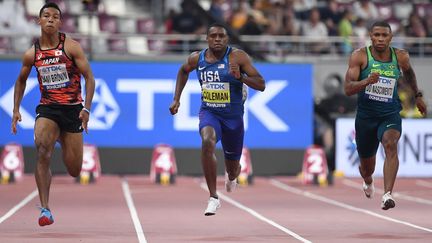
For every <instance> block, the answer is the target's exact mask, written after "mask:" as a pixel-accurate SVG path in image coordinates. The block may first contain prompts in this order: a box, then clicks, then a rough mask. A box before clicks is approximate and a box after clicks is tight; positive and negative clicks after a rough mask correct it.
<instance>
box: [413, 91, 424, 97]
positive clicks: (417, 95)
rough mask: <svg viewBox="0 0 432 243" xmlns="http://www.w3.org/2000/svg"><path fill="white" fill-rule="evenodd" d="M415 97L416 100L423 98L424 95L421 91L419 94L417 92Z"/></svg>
mask: <svg viewBox="0 0 432 243" xmlns="http://www.w3.org/2000/svg"><path fill="white" fill-rule="evenodd" d="M414 97H416V98H418V97H423V93H422V92H421V91H419V92H417V93H416V94H415V96H414Z"/></svg>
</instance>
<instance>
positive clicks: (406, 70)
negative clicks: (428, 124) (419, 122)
mask: <svg viewBox="0 0 432 243" xmlns="http://www.w3.org/2000/svg"><path fill="white" fill-rule="evenodd" d="M397 57H398V61H399V67H400V68H401V70H402V72H403V75H404V77H405V80H406V81H407V82H408V84H409V86H410V87H411V89H412V90H413V91H414V94H416V105H417V108H418V109H419V111H420V113H421V114H422V115H423V116H426V115H427V107H426V103H425V102H424V100H423V97H422V96H417V94H419V89H418V87H417V78H416V75H415V73H414V70H413V68H412V66H411V64H410V61H409V54H408V52H407V51H405V50H397Z"/></svg>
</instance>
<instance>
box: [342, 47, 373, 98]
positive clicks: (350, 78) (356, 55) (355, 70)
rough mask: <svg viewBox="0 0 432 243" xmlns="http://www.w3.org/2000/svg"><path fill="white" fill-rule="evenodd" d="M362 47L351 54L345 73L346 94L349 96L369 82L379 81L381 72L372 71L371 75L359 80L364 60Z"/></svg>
mask: <svg viewBox="0 0 432 243" xmlns="http://www.w3.org/2000/svg"><path fill="white" fill-rule="evenodd" d="M363 55H364V53H362V49H358V50H356V51H354V52H353V53H352V54H351V57H350V59H349V62H348V70H347V72H346V74H345V82H344V90H345V94H346V95H348V96H351V95H354V94H357V93H358V92H359V91H361V90H363V89H364V88H366V86H368V85H369V84H374V83H377V82H378V78H379V74H378V73H371V74H370V75H369V77H367V78H365V79H363V80H359V77H360V70H361V67H362V62H363V58H364V57H363Z"/></svg>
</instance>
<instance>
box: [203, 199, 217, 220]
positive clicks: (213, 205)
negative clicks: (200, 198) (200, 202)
mask: <svg viewBox="0 0 432 243" xmlns="http://www.w3.org/2000/svg"><path fill="white" fill-rule="evenodd" d="M220 207H221V204H220V201H219V199H216V198H214V197H210V198H209V200H208V204H207V208H206V210H205V212H204V215H205V216H212V215H215V214H216V210H218V208H220Z"/></svg>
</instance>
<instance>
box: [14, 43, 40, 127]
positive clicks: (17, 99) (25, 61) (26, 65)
mask: <svg viewBox="0 0 432 243" xmlns="http://www.w3.org/2000/svg"><path fill="white" fill-rule="evenodd" d="M34 55H35V48H34V46H33V47H31V48H30V49H28V50H27V51H26V52H25V53H24V56H23V58H22V67H21V70H20V73H19V75H18V78H17V80H16V81H15V88H14V108H13V115H12V133H13V134H16V133H17V128H16V125H17V122H19V121H21V113H20V112H19V107H20V105H21V101H22V98H23V96H24V90H25V88H26V81H27V78H28V76H29V74H30V71H31V69H32V66H33V63H34Z"/></svg>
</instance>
